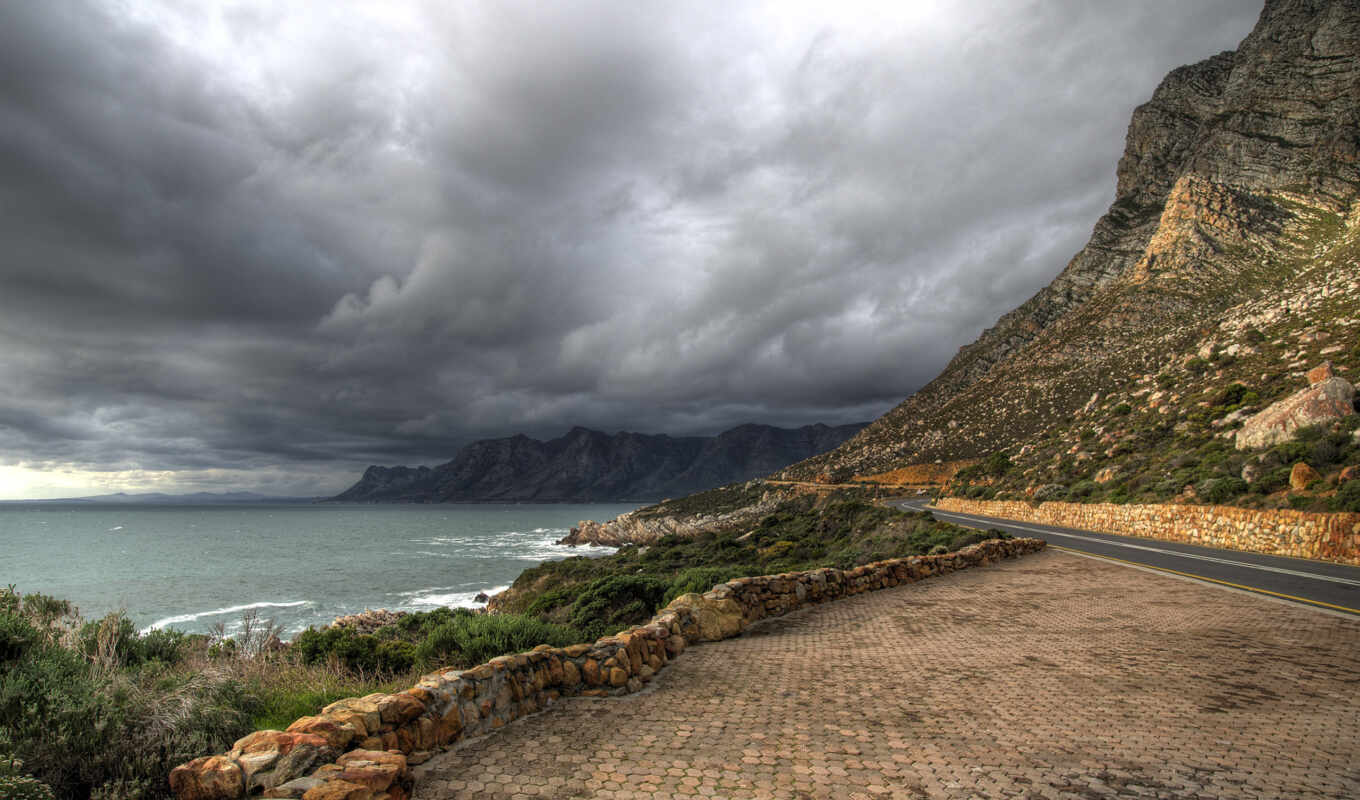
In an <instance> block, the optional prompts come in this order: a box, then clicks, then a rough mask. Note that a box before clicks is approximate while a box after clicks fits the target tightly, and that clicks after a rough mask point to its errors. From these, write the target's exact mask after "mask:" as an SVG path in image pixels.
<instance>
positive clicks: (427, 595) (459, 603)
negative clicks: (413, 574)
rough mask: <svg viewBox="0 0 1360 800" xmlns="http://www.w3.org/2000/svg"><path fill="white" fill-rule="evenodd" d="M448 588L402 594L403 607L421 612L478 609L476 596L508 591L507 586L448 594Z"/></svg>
mask: <svg viewBox="0 0 1360 800" xmlns="http://www.w3.org/2000/svg"><path fill="white" fill-rule="evenodd" d="M450 588H451V587H448V586H431V587H429V588H426V589H417V590H415V591H413V592H402V593H401V594H402V595H403V596H404V598H405V603H404V605H405V606H406V607H407V608H413V609H417V610H423V609H428V608H439V607H441V606H447V607H450V608H480V607H481V605H482V604H481V603H479V602H477V599H476V598H477V595H479V594H486V595H488V596H490V595H493V594H499V593H500V592H503V591H505V590H506V589H509V588H510V586H509V584H507V585H505V586H493V587H492V588H490V589H475V590H473V591H471V592H450V591H448V590H449V589H450Z"/></svg>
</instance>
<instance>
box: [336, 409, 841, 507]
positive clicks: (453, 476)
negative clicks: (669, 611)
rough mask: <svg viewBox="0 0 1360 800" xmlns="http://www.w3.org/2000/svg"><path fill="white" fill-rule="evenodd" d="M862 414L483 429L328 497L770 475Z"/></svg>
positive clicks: (561, 494) (599, 495) (697, 482)
mask: <svg viewBox="0 0 1360 800" xmlns="http://www.w3.org/2000/svg"><path fill="white" fill-rule="evenodd" d="M863 427H864V425H863V424H858V425H841V426H838V427H829V426H827V425H809V426H806V427H803V428H774V427H771V426H768V425H741V426H738V427H736V428H732V429H731V430H728V431H724V432H723V433H721V434H719V435H717V436H710V437H702V436H687V437H672V436H664V435H658V436H649V435H644V434H640V433H616V434H613V435H609V434H605V433H601V432H599V431H593V430H589V429H586V428H579V427H578V428H573V429H572V430H571V431H570V432H569V433H567V434H566V435H565V436H562V437H559V438H557V439H552V440H550V441H546V442H545V441H539V440H537V439H530V438H529V437H527V436H524V435H519V436H511V437H507V438H503V439H483V440H480V441H476V442H473V443H472V444H469V445H467V446H466V447H464V448H463V449H462V450H460V451H459V452H458V454H457V456H455V457H454V459H453V460H452V461H449V462H448V463H446V464H441V465H440V466H437V467H433V468H431V467H379V466H373V467H369V468H368V469H367V470H366V471H365V472H364V475H363V477H362V478H361V479H360V480H359V482H358V483H356V484H355V485H354V486H352V487H350V488H349V489H347V490H346V491H344V492H343V493H341V494H340V495H338V496H336V497H335V498H332V499H333V500H336V501H341V502H358V503H455V502H493V501H495V502H539V503H546V502H593V501H604V500H655V499H658V498H663V497H678V496H681V495H686V494H691V493H694V492H699V491H703V490H705V489H710V488H712V487H715V486H720V485H722V484H725V483H731V482H734V481H742V480H747V479H749V478H753V477H756V476H758V475H766V474H769V473H770V472H771V471H773V470H775V469H778V468H780V467H782V466H784V465H786V464H790V463H793V462H795V461H799V460H802V459H805V458H807V457H808V456H811V455H813V454H816V453H821V452H825V451H827V450H830V449H832V448H833V447H836V446H837V445H839V444H841V443H842V442H844V441H845V440H846V439H847V438H849V437H850V436H851V435H853V434H854V433H856V432H858V431H859V430H860V429H861V428H863Z"/></svg>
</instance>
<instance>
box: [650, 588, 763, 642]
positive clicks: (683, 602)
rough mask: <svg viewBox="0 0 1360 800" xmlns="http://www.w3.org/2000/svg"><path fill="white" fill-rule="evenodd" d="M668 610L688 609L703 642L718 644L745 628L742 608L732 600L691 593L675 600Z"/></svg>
mask: <svg viewBox="0 0 1360 800" xmlns="http://www.w3.org/2000/svg"><path fill="white" fill-rule="evenodd" d="M666 608H668V609H677V610H679V609H688V610H689V611H690V613H691V614H692V615H693V616H694V619H695V624H696V627H697V628H698V632H699V639H700V640H701V641H707V642H716V641H719V640H722V639H726V638H728V637H731V636H736V635H737V634H739V633H741V631H742V628H743V627H745V618H744V617H743V615H742V610H741V606H740V605H738V604H737V602H736V601H735V600H732V599H730V598H726V599H722V600H716V599H712V598H708V597H704V596H703V595H700V594H695V593H693V592H691V593H689V594H682V595H680V596H679V597H677V598H675V599H674V600H672V601H671V603H670V605H668V606H666Z"/></svg>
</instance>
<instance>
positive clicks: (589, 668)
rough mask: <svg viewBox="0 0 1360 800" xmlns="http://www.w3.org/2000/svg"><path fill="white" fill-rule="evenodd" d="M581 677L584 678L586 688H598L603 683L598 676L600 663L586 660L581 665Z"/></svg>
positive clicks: (589, 659) (591, 659) (590, 659)
mask: <svg viewBox="0 0 1360 800" xmlns="http://www.w3.org/2000/svg"><path fill="white" fill-rule="evenodd" d="M581 676H582V677H583V678H585V681H586V685H587V686H599V685H600V684H601V683H603V678H602V676H601V675H600V662H598V661H596V660H595V659H593V658H587V659H586V661H585V663H584V664H582V665H581Z"/></svg>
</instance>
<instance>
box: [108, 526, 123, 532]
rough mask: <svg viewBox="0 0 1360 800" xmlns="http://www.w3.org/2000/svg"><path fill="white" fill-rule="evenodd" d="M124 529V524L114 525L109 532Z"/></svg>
mask: <svg viewBox="0 0 1360 800" xmlns="http://www.w3.org/2000/svg"><path fill="white" fill-rule="evenodd" d="M122 529H123V526H122V525H114V526H113V527H112V528H109V533H113V532H114V531H121V530H122Z"/></svg>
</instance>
